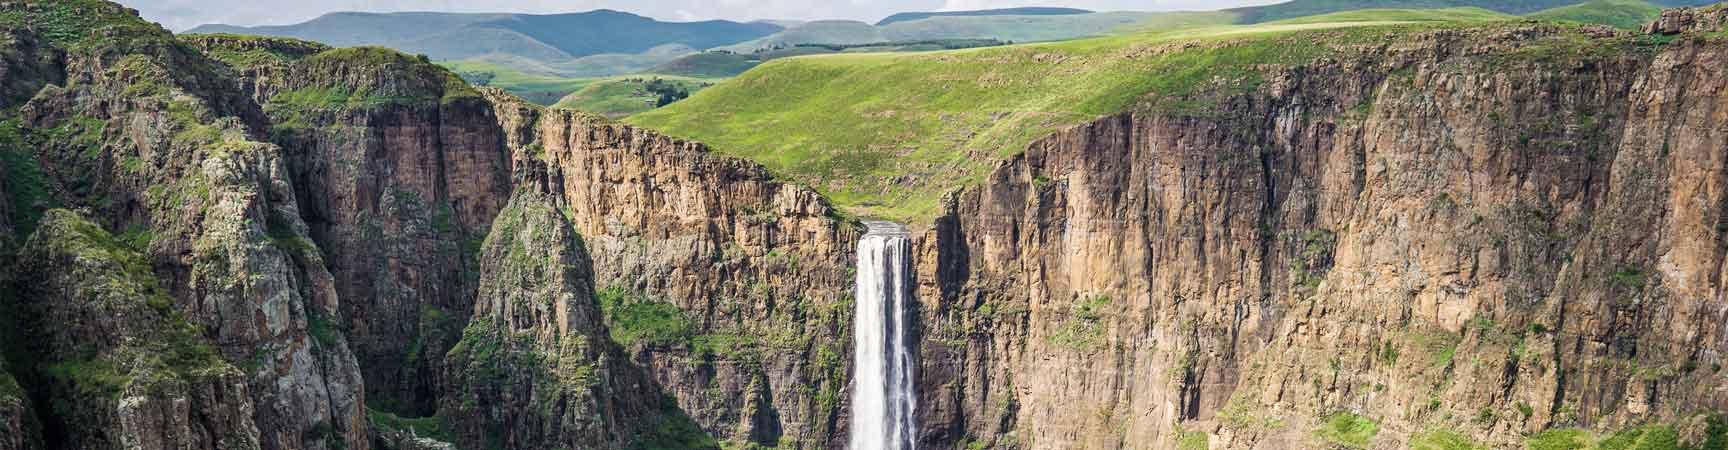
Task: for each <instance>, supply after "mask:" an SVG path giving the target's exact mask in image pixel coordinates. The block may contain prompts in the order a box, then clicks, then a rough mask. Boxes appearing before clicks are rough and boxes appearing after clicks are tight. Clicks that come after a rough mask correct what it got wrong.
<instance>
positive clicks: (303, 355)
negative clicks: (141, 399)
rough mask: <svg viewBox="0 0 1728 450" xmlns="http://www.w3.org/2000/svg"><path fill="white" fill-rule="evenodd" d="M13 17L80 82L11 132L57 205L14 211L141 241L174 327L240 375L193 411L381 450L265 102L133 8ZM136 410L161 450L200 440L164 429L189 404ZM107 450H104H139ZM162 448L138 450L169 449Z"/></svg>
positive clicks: (314, 442) (297, 437)
mask: <svg viewBox="0 0 1728 450" xmlns="http://www.w3.org/2000/svg"><path fill="white" fill-rule="evenodd" d="M7 8H8V12H9V13H11V14H9V15H7V16H5V17H8V18H12V17H21V18H22V19H21V20H22V22H23V23H24V24H26V25H27V26H29V27H36V28H35V29H37V30H38V33H39V34H40V35H42V36H45V37H47V40H48V42H49V43H50V44H52V45H53V46H54V47H56V48H58V49H61V50H64V51H65V56H64V59H63V62H64V63H63V64H61V66H63V67H65V68H66V70H67V73H66V75H65V76H64V77H63V79H64V84H63V85H46V87H44V88H42V89H41V90H40V91H39V92H37V93H35V95H34V96H32V97H31V99H30V101H29V102H28V103H27V104H25V105H23V106H22V107H21V108H20V109H18V111H17V115H16V117H15V118H13V119H11V120H15V121H16V122H14V123H17V124H19V126H18V131H19V136H16V139H18V140H20V141H21V142H24V143H25V144H24V145H23V147H24V148H27V149H30V152H29V153H28V154H27V158H25V159H24V160H23V165H27V166H30V167H32V168H35V169H39V171H37V170H33V173H37V174H38V175H39V176H40V179H38V180H36V181H40V182H41V185H39V186H36V187H39V188H42V191H41V192H42V193H43V195H44V198H42V199H40V200H41V201H39V202H35V203H34V204H30V205H16V206H17V207H18V208H28V209H30V210H39V209H40V208H42V207H43V206H45V205H49V204H59V205H66V206H71V207H77V208H79V209H81V210H84V211H87V213H86V216H87V217H89V218H90V219H91V220H92V221H93V222H95V223H97V224H98V225H99V226H100V227H101V228H103V229H105V230H109V232H111V233H114V234H121V235H124V236H125V238H124V239H123V240H126V241H128V242H138V243H139V244H138V245H136V247H137V249H138V250H139V251H140V252H141V253H143V254H144V255H145V258H146V261H147V264H145V266H144V267H141V268H138V267H132V268H129V270H134V271H143V272H148V273H150V274H153V275H154V276H155V277H156V278H157V279H158V280H160V282H161V287H162V289H164V290H165V292H166V298H167V299H169V302H168V303H169V304H168V305H166V307H167V308H168V309H169V311H170V312H171V313H176V314H180V315H181V316H183V317H185V318H186V320H187V321H188V322H190V323H191V324H193V325H196V326H197V327H199V328H198V329H197V331H196V332H195V333H194V334H196V335H197V337H198V338H200V339H207V340H208V341H209V342H210V343H211V344H212V345H213V346H214V350H215V352H216V354H218V355H220V357H221V359H223V360H225V361H227V362H229V363H230V364H231V365H232V366H234V367H235V368H237V369H239V370H241V371H242V372H243V373H242V377H241V379H242V380H243V381H244V384H243V385H242V386H230V385H228V384H226V383H222V386H221V387H220V388H216V387H211V388H199V389H204V390H202V391H198V392H190V391H189V392H190V393H187V394H185V395H186V396H189V397H194V398H196V397H198V396H200V395H205V396H217V397H222V398H223V399H224V401H226V402H228V403H224V404H237V403H233V401H234V399H231V398H229V397H230V396H247V397H249V400H250V403H251V406H250V409H249V410H246V409H244V408H238V407H235V408H233V409H224V410H222V411H225V412H224V414H230V413H234V414H239V413H243V414H244V415H245V416H249V419H247V421H248V425H247V426H248V427H250V428H249V429H252V430H255V433H256V435H255V436H253V437H252V438H251V442H256V444H255V445H257V446H259V447H261V448H269V449H274V448H292V449H300V448H312V449H320V448H349V449H364V448H366V447H367V445H368V440H367V439H366V436H365V431H364V428H365V427H364V423H365V418H364V414H363V413H362V409H361V405H362V402H361V393H360V391H359V389H360V380H359V376H358V370H357V367H356V365H355V362H354V359H353V357H352V355H350V354H349V353H348V351H347V346H346V343H345V342H344V338H343V337H342V336H341V334H340V333H339V332H335V331H333V330H332V329H331V328H330V327H329V326H328V324H329V323H331V322H332V321H339V320H340V318H341V313H340V302H339V301H338V300H337V297H336V296H335V293H334V289H333V286H332V282H331V277H330V275H329V273H328V272H326V271H325V269H324V263H323V261H322V256H321V254H320V252H319V251H318V249H317V247H315V246H313V245H311V244H310V240H309V239H307V237H306V236H307V234H306V226H305V225H304V224H303V223H302V222H301V221H300V219H299V217H300V213H299V211H298V207H297V204H296V202H295V198H294V188H293V185H292V184H290V182H289V178H288V171H287V168H288V167H287V163H286V161H285V160H284V159H283V156H284V155H283V153H282V151H281V149H280V148H278V147H277V146H274V145H271V144H265V143H261V142H259V141H258V140H256V137H257V136H259V135H261V134H262V131H263V130H262V124H263V123H264V122H265V121H264V117H263V115H262V112H261V110H260V108H259V107H258V106H257V104H256V103H254V102H252V101H251V100H250V98H249V97H248V96H245V95H242V94H240V93H239V91H238V90H237V89H236V88H235V86H234V84H233V81H232V79H230V78H228V77H226V76H225V72H224V71H223V70H221V68H220V67H219V66H218V65H216V64H214V63H213V62H211V61H210V60H209V59H208V58H206V57H205V56H204V55H203V54H202V53H200V52H198V51H196V50H194V49H192V48H190V47H187V46H185V45H184V44H181V43H180V42H179V41H177V40H175V39H174V38H173V36H172V35H170V34H169V33H168V32H167V31H165V30H162V29H161V28H160V27H157V26H155V25H152V24H149V23H148V22H144V21H143V20H141V19H139V18H138V17H136V13H135V12H133V11H130V10H126V9H124V8H121V7H119V6H118V5H114V4H111V3H106V2H98V1H89V0H75V1H56V2H25V3H23V4H21V5H20V4H16V3H14V4H12V5H9V6H8V7H7ZM8 86H12V84H11V80H8ZM25 216H30V214H25ZM33 226H34V224H30V223H25V224H19V227H20V228H21V229H32V228H33ZM75 293H76V292H73V291H61V292H57V294H58V295H72V294H75ZM156 303H157V305H158V306H157V307H158V308H160V305H161V302H156ZM163 314H168V313H163ZM110 324H112V325H114V326H116V327H119V329H113V330H106V331H105V332H107V333H111V334H110V335H111V336H128V335H138V334H141V333H148V332H149V331H148V330H145V329H131V328H130V327H132V326H134V325H138V326H142V325H143V324H141V323H138V322H132V321H128V322H110ZM115 361H116V362H115V363H116V364H118V363H119V362H120V361H125V360H115ZM41 369H42V368H35V370H41ZM26 388H27V389H32V390H34V389H37V387H35V386H33V384H32V383H28V382H27V383H26ZM44 388H45V387H44ZM176 389H178V388H176ZM186 389H193V387H187V388H186ZM98 404H99V403H92V405H98ZM127 405H132V406H136V407H140V408H154V409H155V410H149V409H142V410H138V411H136V414H137V416H136V417H139V418H140V419H139V420H137V421H130V422H127V423H126V424H125V426H126V427H129V428H125V429H127V430H137V431H136V432H137V434H140V435H149V436H152V437H151V438H149V439H157V438H162V439H167V438H165V437H164V436H183V435H185V433H181V431H180V430H182V429H184V427H183V426H182V424H181V423H178V422H172V421H169V422H151V420H157V419H161V420H173V419H174V418H175V417H176V416H175V415H174V414H172V413H173V411H177V410H175V409H173V408H185V407H187V405H186V404H184V402H179V403H175V402H169V403H168V404H161V405H158V404H156V403H151V402H145V403H140V404H135V405H134V404H132V403H127ZM123 406H125V405H123ZM132 406H128V407H132ZM211 411H216V410H215V409H212V410H211ZM81 414H82V413H81ZM104 414H105V413H104ZM121 417H126V416H121ZM61 418H62V419H65V418H66V417H61ZM109 418H110V417H108V416H104V415H102V414H96V413H92V414H89V415H78V416H75V417H71V419H75V420H72V421H71V422H62V423H64V424H65V425H67V426H69V427H74V428H77V427H92V426H98V425H96V423H101V422H91V423H86V422H84V421H85V420H91V421H106V420H109ZM224 426H227V424H224ZM230 429H232V428H230ZM119 430H120V429H115V430H113V431H116V432H118V431H119ZM50 434H55V433H50ZM193 434H197V433H196V432H194V433H193ZM236 436H239V437H236V438H235V439H240V438H244V437H245V436H246V435H245V434H244V433H238V434H236ZM95 439H97V440H96V441H92V442H90V444H92V445H97V447H95V448H102V446H105V445H110V444H112V445H120V443H122V442H124V441H116V440H115V439H120V438H116V437H113V436H107V437H99V438H95ZM149 439H146V440H144V441H139V442H142V443H141V444H139V445H154V444H151V443H152V442H157V441H152V440H149ZM221 439H230V437H227V436H223V437H220V439H218V438H210V439H204V438H202V437H192V438H181V437H175V438H174V440H165V441H160V442H161V443H162V445H168V446H182V445H184V446H190V447H200V446H208V447H215V446H221V445H225V444H223V441H222V440H221ZM50 444H51V445H55V446H59V445H62V444H55V443H54V442H52V441H50ZM65 445H70V444H65ZM80 445H81V444H80ZM126 445H131V444H126ZM241 446H242V447H244V445H241ZM74 447H78V445H74Z"/></svg>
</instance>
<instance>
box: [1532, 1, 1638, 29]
mask: <svg viewBox="0 0 1728 450" xmlns="http://www.w3.org/2000/svg"><path fill="white" fill-rule="evenodd" d="M1661 14H1662V7H1660V6H1656V5H1653V4H1650V3H1649V2H1645V1H1642V0H1595V1H1592V2H1588V3H1579V4H1576V5H1567V6H1562V7H1558V8H1554V9H1548V10H1543V11H1537V12H1535V13H1531V14H1530V15H1528V16H1525V17H1529V18H1532V19H1540V20H1553V21H1562V22H1577V23H1595V24H1603V25H1610V26H1613V27H1616V28H1625V29H1638V28H1642V27H1644V24H1647V23H1650V21H1651V20H1655V19H1656V16H1659V15H1661Z"/></svg>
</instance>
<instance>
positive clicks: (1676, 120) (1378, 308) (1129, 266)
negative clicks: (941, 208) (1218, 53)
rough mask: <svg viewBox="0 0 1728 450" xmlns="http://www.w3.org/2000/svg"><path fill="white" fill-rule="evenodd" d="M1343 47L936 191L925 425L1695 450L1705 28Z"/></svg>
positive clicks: (1720, 110)
mask: <svg viewBox="0 0 1728 450" xmlns="http://www.w3.org/2000/svg"><path fill="white" fill-rule="evenodd" d="M1321 42H1322V43H1325V41H1324V40H1321ZM1339 50H1340V51H1339V52H1338V53H1337V56H1336V57H1335V58H1324V59H1320V60H1318V61H1316V62H1314V63H1310V64H1304V65H1298V66H1293V67H1282V68H1276V69H1271V70H1269V71H1268V72H1269V73H1265V74H1264V78H1263V79H1264V82H1263V83H1260V84H1258V85H1255V86H1252V87H1251V88H1250V89H1235V88H1236V87H1238V86H1218V87H1216V88H1209V89H1201V90H1198V91H1196V92H1195V93H1193V94H1191V95H1190V96H1188V97H1182V98H1154V99H1151V100H1150V101H1149V103H1150V105H1151V106H1149V107H1148V108H1147V109H1145V110H1143V111H1137V112H1132V113H1127V114H1122V115H1119V116H1115V117H1110V118H1106V119H1103V120H1100V121H1098V122H1095V123H1092V124H1090V125H1087V126H1083V127H1078V128H1075V129H1073V130H1070V131H1067V132H1064V133H1061V134H1059V135H1056V136H1052V137H1050V138H1047V139H1045V140H1042V141H1040V142H1039V143H1037V144H1036V145H1034V146H1033V147H1032V148H1031V149H1030V150H1029V151H1028V152H1026V153H1025V154H1023V155H1022V156H1020V157H1017V158H1015V159H1013V160H1011V161H1007V162H1005V163H1003V164H1002V165H1001V166H1000V167H998V168H997V169H996V170H995V171H994V172H993V173H992V174H991V176H990V177H989V178H988V179H987V180H986V181H985V182H984V183H983V184H982V185H981V186H979V187H976V188H971V189H968V190H965V191H963V192H960V193H958V194H957V195H955V196H954V197H952V198H951V199H950V202H949V204H948V207H947V211H948V213H947V214H946V215H945V216H944V217H943V218H942V219H940V220H938V221H937V223H936V224H935V225H934V226H933V227H932V228H931V229H930V230H929V231H928V232H927V233H926V234H925V235H924V237H923V239H922V241H921V244H920V249H921V255H920V258H919V265H920V269H919V278H920V280H921V283H922V284H921V288H920V300H921V301H922V302H923V306H922V311H923V313H924V317H925V321H924V334H925V339H924V344H923V351H922V355H923V365H922V368H923V372H922V373H921V375H922V377H921V379H920V389H921V392H922V393H923V396H922V398H921V399H920V401H919V405H920V408H923V410H922V411H921V415H922V419H923V420H922V424H923V427H922V428H921V430H920V431H921V432H922V433H923V437H922V439H923V441H924V442H925V443H927V444H929V445H952V444H953V443H955V442H964V441H967V440H980V441H983V442H987V443H993V444H995V445H1018V446H1021V447H1036V448H1075V447H1101V448H1116V447H1131V448H1171V447H1175V446H1177V445H1178V444H1180V445H1182V446H1184V447H1183V448H1188V447H1187V446H1188V445H1194V444H1202V445H1204V444H1207V443H1208V442H1210V444H1211V445H1212V446H1214V448H1217V447H1219V446H1222V447H1226V448H1293V447H1324V446H1330V445H1356V446H1372V447H1393V446H1400V445H1403V444H1405V443H1409V442H1412V441H1414V440H1417V439H1423V438H1427V437H1429V436H1434V435H1437V434H1445V435H1449V436H1461V437H1463V438H1466V439H1474V440H1478V441H1482V442H1486V443H1490V444H1494V445H1496V446H1507V447H1513V446H1519V445H1521V443H1520V440H1521V439H1522V438H1520V437H1519V436H1520V435H1521V434H1523V433H1534V432H1537V431H1541V430H1544V429H1548V428H1563V427H1594V428H1596V429H1599V430H1616V429H1622V428H1625V427H1630V426H1635V425H1639V424H1643V423H1646V422H1667V423H1675V424H1678V425H1676V426H1675V427H1674V428H1669V429H1668V431H1670V432H1672V431H1674V430H1676V429H1678V430H1679V435H1680V439H1681V441H1680V442H1682V443H1690V444H1691V445H1697V444H1699V443H1702V442H1703V440H1702V439H1703V436H1704V435H1705V434H1707V433H1706V430H1705V429H1706V428H1707V427H1706V426H1705V423H1706V420H1705V418H1704V417H1703V416H1697V415H1696V414H1700V413H1711V412H1718V411H1722V410H1724V409H1725V408H1728V396H1725V395H1724V393H1723V392H1722V390H1721V389H1720V386H1722V385H1723V384H1724V379H1723V377H1724V376H1728V373H1725V372H1723V371H1722V370H1721V366H1722V364H1723V362H1722V360H1721V359H1722V356H1721V355H1722V352H1723V351H1724V350H1728V336H1725V335H1724V334H1723V333H1724V330H1723V329H1722V327H1721V326H1720V324H1721V323H1723V321H1724V320H1725V319H1728V318H1725V317H1724V314H1725V313H1728V312H1725V310H1724V308H1723V307H1722V305H1723V303H1722V295H1723V287H1722V285H1721V282H1720V278H1721V272H1722V268H1723V258H1724V256H1725V255H1724V252H1725V250H1728V236H1724V231H1725V230H1728V227H1724V226H1723V225H1722V224H1723V223H1728V222H1724V221H1723V220H1724V215H1725V214H1728V206H1725V205H1728V204H1725V203H1723V201H1724V200H1728V189H1725V188H1724V186H1725V185H1724V184H1723V183H1719V182H1717V181H1716V180H1719V179H1722V178H1723V177H1724V176H1728V169H1725V168H1724V167H1725V166H1724V165H1723V164H1722V162H1723V158H1724V155H1728V133H1725V131H1728V130H1725V129H1724V128H1723V124H1725V123H1728V96H1724V95H1723V93H1724V92H1728V90H1725V88H1728V86H1725V85H1724V83H1725V82H1728V78H1724V74H1723V73H1722V72H1723V70H1724V68H1725V67H1728V66H1725V65H1724V58H1725V57H1728V42H1725V41H1723V40H1722V39H1721V38H1720V37H1716V36H1707V35H1701V34H1690V35H1685V36H1660V35H1654V36H1629V35H1616V34H1613V33H1612V32H1609V31H1605V30H1594V29H1588V28H1586V29H1574V28H1557V27H1553V26H1542V25H1515V26H1514V25H1501V26H1492V27H1484V28H1477V29H1469V30H1435V31H1424V32H1419V33H1415V34H1414V35H1409V36H1405V37H1401V38H1399V39H1396V40H1380V41H1374V40H1369V43H1366V44H1352V45H1350V46H1346V47H1343V48H1340V49H1339ZM1170 105H1180V106H1181V108H1173V107H1169V106H1170ZM1195 105H1202V106H1200V107H1197V108H1196V107H1195ZM1340 423H1343V424H1346V425H1348V424H1353V423H1354V424H1362V423H1366V424H1370V425H1372V427H1374V429H1377V430H1378V434H1375V432H1373V431H1369V432H1368V433H1367V436H1368V438H1367V439H1365V440H1363V441H1362V442H1355V441H1348V440H1347V441H1344V442H1340V439H1343V438H1340V437H1339V436H1338V435H1337V434H1336V433H1331V432H1329V429H1328V427H1329V426H1332V425H1336V424H1340ZM1711 423H1714V422H1711ZM1172 424H1174V425H1172ZM1708 428H1709V429H1710V431H1709V433H1716V432H1717V430H1716V429H1715V428H1714V426H1711V427H1708ZM1359 429H1360V428H1359Z"/></svg>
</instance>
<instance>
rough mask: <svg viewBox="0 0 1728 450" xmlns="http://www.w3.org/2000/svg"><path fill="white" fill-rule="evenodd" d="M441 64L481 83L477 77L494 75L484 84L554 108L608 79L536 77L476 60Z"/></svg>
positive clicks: (542, 75)
mask: <svg viewBox="0 0 1728 450" xmlns="http://www.w3.org/2000/svg"><path fill="white" fill-rule="evenodd" d="M438 65H441V66H444V67H445V68H448V69H450V70H451V71H453V72H456V73H457V74H458V75H462V76H463V77H464V78H466V79H468V80H469V81H471V82H472V81H479V80H476V79H475V77H474V76H473V74H476V73H489V74H491V77H490V79H489V80H488V81H487V82H486V83H484V85H486V86H492V87H496V88H499V89H503V90H506V91H510V93H512V94H516V96H518V97H522V99H523V100H528V101H530V102H534V103H537V104H541V105H551V104H553V103H556V102H558V100H559V99H562V98H564V96H566V95H570V93H572V92H576V91H578V90H581V89H582V88H583V87H586V86H588V85H589V84H593V83H595V82H597V81H601V80H605V79H606V78H569V77H561V76H557V75H545V74H534V73H528V72H523V71H521V70H517V69H515V68H512V67H508V66H503V65H499V64H493V63H489V62H484V61H476V60H462V61H441V62H439V63H438ZM476 84H480V83H476Z"/></svg>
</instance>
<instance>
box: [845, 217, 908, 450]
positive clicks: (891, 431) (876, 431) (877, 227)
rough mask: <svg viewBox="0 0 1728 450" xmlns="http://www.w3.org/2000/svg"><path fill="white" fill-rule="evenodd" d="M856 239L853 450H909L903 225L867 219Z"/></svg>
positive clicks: (905, 271) (905, 252)
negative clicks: (856, 277)
mask: <svg viewBox="0 0 1728 450" xmlns="http://www.w3.org/2000/svg"><path fill="white" fill-rule="evenodd" d="M866 225H868V226H869V227H870V231H869V232H868V233H865V234H864V239H863V240H862V241H859V242H858V291H857V301H856V307H857V315H856V316H855V319H854V320H855V321H856V327H857V328H856V330H855V331H854V332H853V336H854V338H853V339H854V342H853V345H854V347H853V362H854V367H855V368H856V370H857V376H856V377H855V378H854V383H855V384H854V385H853V387H852V450H912V449H913V448H915V447H916V446H915V445H914V442H913V439H912V436H913V422H912V419H913V418H912V412H913V411H914V410H915V408H916V407H917V404H916V402H917V399H916V398H915V397H914V394H915V391H914V390H913V388H912V355H911V353H910V352H911V351H910V350H909V349H908V348H907V347H908V346H909V345H910V344H909V343H908V342H907V338H906V334H907V333H906V328H907V326H906V323H907V322H906V309H907V306H908V305H907V303H909V301H910V299H911V296H912V295H911V285H910V284H909V280H910V279H911V275H910V273H909V272H908V267H907V266H908V264H907V260H908V259H910V258H911V255H910V251H909V250H910V247H911V246H910V243H909V242H908V240H907V238H906V228H904V227H901V226H900V225H899V224H895V223H890V222H867V223H866Z"/></svg>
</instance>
